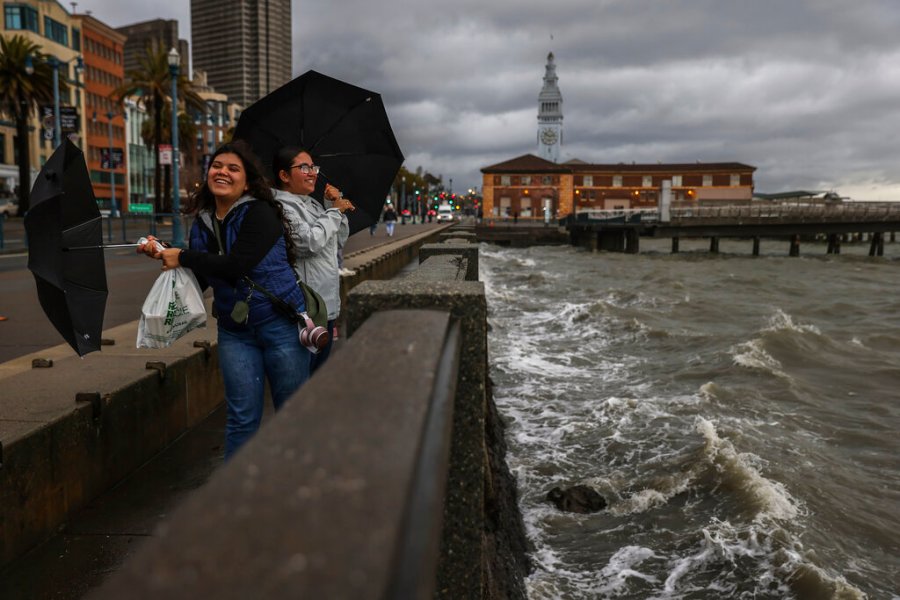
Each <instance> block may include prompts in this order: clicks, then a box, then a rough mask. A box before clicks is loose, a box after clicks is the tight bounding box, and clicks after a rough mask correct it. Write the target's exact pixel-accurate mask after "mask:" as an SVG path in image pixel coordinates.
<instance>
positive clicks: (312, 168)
mask: <svg viewBox="0 0 900 600" xmlns="http://www.w3.org/2000/svg"><path fill="white" fill-rule="evenodd" d="M291 168H292V169H300V172H301V173H303V174H304V175H309V174H310V173H312V174H313V175H318V174H319V169H321V168H322V167H320V166H319V165H308V164H306V163H302V164H299V165H291Z"/></svg>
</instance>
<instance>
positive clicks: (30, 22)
mask: <svg viewBox="0 0 900 600" xmlns="http://www.w3.org/2000/svg"><path fill="white" fill-rule="evenodd" d="M3 14H4V17H5V19H4V24H5V26H6V28H7V29H25V30H28V31H33V32H35V33H40V32H39V31H38V13H37V11H36V10H35V9H33V8H31V7H30V6H20V5H15V4H13V5H6V6H5V7H4V10H3Z"/></svg>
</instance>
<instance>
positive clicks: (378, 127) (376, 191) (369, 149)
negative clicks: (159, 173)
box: [234, 71, 403, 233]
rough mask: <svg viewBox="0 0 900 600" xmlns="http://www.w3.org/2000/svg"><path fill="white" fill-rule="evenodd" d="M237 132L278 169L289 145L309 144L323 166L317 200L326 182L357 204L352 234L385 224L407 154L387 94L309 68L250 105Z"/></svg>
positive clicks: (352, 222) (352, 220) (315, 193)
mask: <svg viewBox="0 0 900 600" xmlns="http://www.w3.org/2000/svg"><path fill="white" fill-rule="evenodd" d="M234 137H235V138H238V139H243V140H246V141H247V142H248V143H249V144H250V146H251V147H252V148H253V150H254V151H255V152H256V154H257V155H258V156H259V158H260V159H261V160H262V161H263V163H264V164H265V165H266V166H267V167H269V168H270V169H271V166H272V158H273V157H274V155H275V152H277V151H278V149H279V148H281V147H282V146H287V145H290V146H302V147H304V148H306V149H307V150H309V151H310V153H311V154H312V156H313V159H314V160H315V161H316V163H317V164H318V165H319V166H321V167H322V170H321V172H320V173H319V179H320V181H319V182H317V184H316V191H315V192H313V197H315V198H316V199H318V200H321V198H322V193H323V191H324V187H325V181H323V180H326V181H328V182H330V183H331V184H332V185H334V186H335V187H337V188H339V189H340V190H341V192H342V193H343V195H344V196H346V197H347V198H349V199H350V201H351V202H353V205H354V206H355V207H356V210H355V211H352V212H349V213H347V214H348V217H349V221H350V233H355V232H356V231H359V230H361V229H365V228H366V227H368V226H369V225H371V224H372V223H375V222H377V221H378V218H379V217H380V215H381V210H382V208H383V207H384V201H385V198H387V195H388V193H389V192H390V189H391V185H392V184H393V181H394V177H396V175H397V171H398V170H399V169H400V165H402V164H403V153H402V152H401V151H400V146H398V145H397V140H396V139H395V138H394V132H393V131H392V130H391V124H390V122H389V121H388V117H387V112H385V109H384V104H383V103H382V101H381V96H380V95H379V94H376V93H375V92H370V91H368V90H365V89H363V88H360V87H357V86H355V85H351V84H349V83H345V82H343V81H340V80H338V79H334V78H333V77H328V76H327V75H322V74H321V73H317V72H315V71H307V72H306V73H304V74H303V75H300V76H299V77H297V78H296V79H294V80H293V81H290V82H288V83H286V84H285V85H283V86H281V87H280V88H278V89H277V90H275V91H274V92H272V93H271V94H269V95H267V96H265V97H264V98H261V99H260V100H258V101H257V102H255V103H254V104H252V105H251V106H250V107H248V108H247V109H246V110H245V111H244V112H243V113H241V118H240V120H238V124H237V128H236V129H235V132H234Z"/></svg>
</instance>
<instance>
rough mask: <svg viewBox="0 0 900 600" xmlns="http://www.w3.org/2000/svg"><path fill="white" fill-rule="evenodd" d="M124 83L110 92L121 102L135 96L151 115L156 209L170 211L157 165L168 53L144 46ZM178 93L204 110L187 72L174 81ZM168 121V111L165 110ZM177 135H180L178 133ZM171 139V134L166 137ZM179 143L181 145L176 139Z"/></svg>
mask: <svg viewBox="0 0 900 600" xmlns="http://www.w3.org/2000/svg"><path fill="white" fill-rule="evenodd" d="M125 79H126V80H125V83H123V84H122V85H121V86H119V87H118V88H117V89H116V90H115V91H114V92H113V95H114V96H115V97H117V98H119V100H120V101H123V100H124V99H125V98H126V97H127V96H138V98H139V99H138V102H140V104H141V106H142V107H143V108H144V110H146V111H147V113H148V114H149V115H150V117H151V118H152V122H153V157H154V158H153V163H154V165H155V171H154V174H155V178H154V186H155V187H154V197H155V204H156V211H157V212H170V211H171V208H172V197H171V190H170V189H169V188H170V187H171V186H169V185H166V186H165V196H164V197H163V190H162V183H163V179H162V177H160V170H161V169H160V164H159V147H160V145H161V144H162V142H163V139H166V138H164V137H163V134H164V129H163V122H164V117H165V114H166V111H165V110H164V108H165V105H166V99H167V98H169V96H170V95H171V90H172V76H171V75H170V74H169V61H168V54H167V52H166V50H165V49H163V48H154V47H153V46H148V47H147V53H146V54H145V55H144V56H143V57H141V59H140V62H139V66H138V68H137V69H134V70H131V71H129V72H128V73H127V74H126V78H125ZM176 86H177V94H178V99H179V101H182V102H184V103H185V104H187V105H189V106H192V107H195V108H197V109H198V110H203V109H204V108H205V106H206V104H205V102H204V101H203V98H201V97H200V96H199V95H198V94H197V93H196V92H195V91H194V89H193V87H192V86H191V82H190V81H189V80H188V78H187V74H186V73H183V72H181V71H179V73H178V79H177V80H176ZM168 114H169V115H170V116H169V119H170V120H171V114H172V113H171V112H169V113H168ZM179 137H180V136H179ZM169 138H171V135H170V136H169ZM179 146H181V144H180V142H179ZM166 175H167V177H166V180H168V170H167V172H166Z"/></svg>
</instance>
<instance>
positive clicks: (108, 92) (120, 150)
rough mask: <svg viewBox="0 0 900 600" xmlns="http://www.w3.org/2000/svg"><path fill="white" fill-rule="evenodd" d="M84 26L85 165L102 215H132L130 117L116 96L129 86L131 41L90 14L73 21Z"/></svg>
mask: <svg viewBox="0 0 900 600" xmlns="http://www.w3.org/2000/svg"><path fill="white" fill-rule="evenodd" d="M72 20H73V22H77V23H79V25H80V29H81V35H82V38H83V40H82V50H83V56H84V96H85V111H84V113H85V120H86V129H87V140H86V142H87V143H86V144H85V145H84V147H83V149H84V153H85V159H86V160H87V165H88V171H90V174H91V183H92V184H93V186H94V196H95V197H96V198H97V204H98V205H100V208H101V209H112V205H113V200H115V205H116V210H117V212H118V211H126V210H128V200H129V192H128V178H127V173H128V170H127V160H128V153H127V152H126V139H125V113H124V112H123V110H122V107H121V106H120V105H119V103H118V102H117V100H116V98H115V97H114V96H113V90H115V89H116V88H118V87H120V86H121V85H122V84H123V83H124V82H125V55H124V52H125V40H126V38H125V36H124V35H122V34H121V33H119V32H118V31H116V30H115V29H113V28H112V27H110V26H108V25H106V24H105V23H102V22H101V21H98V20H97V19H95V18H94V17H92V16H90V15H87V14H77V15H73V16H72Z"/></svg>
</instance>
